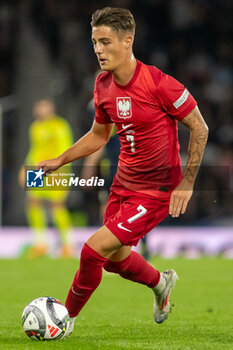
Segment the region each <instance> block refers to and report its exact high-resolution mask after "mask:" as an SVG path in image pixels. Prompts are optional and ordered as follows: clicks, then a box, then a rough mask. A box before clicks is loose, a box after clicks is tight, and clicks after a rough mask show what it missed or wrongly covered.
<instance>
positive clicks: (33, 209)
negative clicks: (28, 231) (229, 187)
mask: <svg viewBox="0 0 233 350" xmlns="http://www.w3.org/2000/svg"><path fill="white" fill-rule="evenodd" d="M25 211H26V217H27V221H28V224H29V226H30V227H31V228H32V231H33V234H34V237H33V239H34V244H33V247H32V248H31V249H30V250H29V253H28V256H29V257H30V258H34V257H37V256H40V255H44V254H46V253H47V244H46V228H47V219H46V213H45V210H44V207H43V201H42V199H41V198H40V197H39V195H38V196H36V194H34V195H31V194H30V195H27V198H26V207H25Z"/></svg>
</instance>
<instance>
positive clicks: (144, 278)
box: [104, 194, 178, 323]
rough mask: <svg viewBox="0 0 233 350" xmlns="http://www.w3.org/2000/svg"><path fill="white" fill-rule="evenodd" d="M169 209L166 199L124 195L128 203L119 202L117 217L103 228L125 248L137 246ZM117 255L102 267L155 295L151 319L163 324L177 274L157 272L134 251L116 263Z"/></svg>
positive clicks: (111, 219)
mask: <svg viewBox="0 0 233 350" xmlns="http://www.w3.org/2000/svg"><path fill="white" fill-rule="evenodd" d="M168 208H169V201H168V200H165V201H164V200H160V199H151V198H147V197H142V196H140V195H135V194H132V195H127V200H125V201H123V202H122V205H121V207H120V209H119V211H118V212H117V214H116V215H115V216H111V217H110V218H109V219H108V220H107V221H106V226H107V227H108V228H109V229H110V230H111V232H113V233H114V234H115V235H116V236H117V237H118V238H119V239H120V241H121V242H122V243H123V244H124V245H125V246H127V245H136V244H137V243H138V241H139V239H140V238H142V237H143V236H145V234H146V233H148V232H149V231H150V230H151V229H152V228H154V227H155V226H157V225H158V223H159V222H160V221H162V220H163V219H164V218H165V217H166V216H167V215H168ZM123 249H124V248H122V249H121V250H122V251H123ZM119 253H120V251H118V252H117V253H113V254H112V255H111V256H110V257H109V258H108V261H107V262H106V263H105V265H104V268H105V269H106V270H107V271H109V272H114V273H118V274H119V275H120V276H122V277H123V278H126V279H129V280H131V281H134V282H138V283H141V284H144V285H147V286H148V287H149V288H151V289H152V290H153V292H154V295H155V302H154V319H155V321H156V322H157V323H161V322H163V321H164V320H165V319H166V318H167V315H168V313H169V311H170V304H169V295H170V292H171V290H172V288H173V286H174V285H175V282H176V280H177V278H178V277H177V274H176V273H175V271H173V270H168V271H165V273H160V272H159V271H157V270H156V269H155V268H154V267H153V266H151V265H150V264H149V263H148V262H147V261H146V260H145V259H144V258H143V257H142V256H141V255H139V254H138V253H136V252H134V251H132V252H131V253H130V254H129V255H128V256H127V257H126V258H125V259H123V260H121V259H119V261H118V259H117V257H119Z"/></svg>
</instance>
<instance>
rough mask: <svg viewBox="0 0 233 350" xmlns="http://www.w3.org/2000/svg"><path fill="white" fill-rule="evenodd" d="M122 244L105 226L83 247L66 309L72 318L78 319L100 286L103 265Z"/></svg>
mask: <svg viewBox="0 0 233 350" xmlns="http://www.w3.org/2000/svg"><path fill="white" fill-rule="evenodd" d="M121 247H122V243H121V242H120V241H119V239H118V238H117V237H116V236H114V234H113V233H112V232H111V231H110V230H109V229H108V228H107V227H105V226H103V227H102V228H101V229H100V230H98V231H97V232H96V233H95V234H94V235H93V236H91V237H90V238H89V240H88V241H87V243H86V244H85V245H84V246H83V249H82V251H81V256H80V267H79V270H78V271H77V273H76V275H75V277H74V280H73V283H72V285H71V288H70V290H69V293H68V296H67V299H66V307H67V309H68V311H69V314H70V316H71V317H76V316H77V315H78V314H79V312H80V311H81V309H82V308H83V306H84V305H85V304H86V302H87V301H88V299H89V298H90V296H91V295H92V293H93V292H94V290H95V289H96V288H97V287H98V285H99V284H100V281H101V278H102V270H103V265H104V264H105V263H106V261H107V258H108V257H109V256H110V255H111V253H112V252H113V251H116V250H117V249H119V248H121Z"/></svg>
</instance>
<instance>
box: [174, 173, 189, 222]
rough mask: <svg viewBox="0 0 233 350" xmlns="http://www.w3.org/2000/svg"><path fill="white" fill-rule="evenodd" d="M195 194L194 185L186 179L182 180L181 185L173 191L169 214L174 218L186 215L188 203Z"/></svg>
mask: <svg viewBox="0 0 233 350" xmlns="http://www.w3.org/2000/svg"><path fill="white" fill-rule="evenodd" d="M192 194H193V183H191V182H189V181H188V180H186V179H184V178H183V179H182V180H181V182H180V183H179V185H178V186H177V187H176V188H175V189H174V190H173V191H172V194H171V198H170V205H169V214H170V215H171V216H172V217H173V218H177V217H178V216H180V214H184V213H185V211H186V208H187V205H188V202H189V200H190V198H191V197H192Z"/></svg>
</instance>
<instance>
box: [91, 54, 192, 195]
mask: <svg viewBox="0 0 233 350" xmlns="http://www.w3.org/2000/svg"><path fill="white" fill-rule="evenodd" d="M94 101H95V120H96V121H97V123H100V124H104V123H115V124H116V127H117V133H118V135H119V138H120V143H121V152H120V156H119V163H118V169H117V174H116V179H117V180H118V182H119V183H120V184H121V185H123V186H124V187H126V188H128V189H130V190H133V191H140V192H143V193H145V194H149V195H153V196H159V197H161V196H168V195H169V193H170V192H171V191H172V190H173V189H174V188H175V187H176V186H177V185H178V183H179V182H180V180H181V178H182V171H181V160H180V155H179V149H180V147H179V142H178V135H177V131H178V128H177V120H181V119H182V118H184V117H186V116H187V115H188V114H189V113H190V112H191V111H192V110H193V109H194V107H195V106H196V104H197V103H196V101H195V100H194V98H193V97H192V96H191V94H190V93H189V91H188V90H187V89H186V88H185V87H184V86H183V85H182V84H180V83H179V82H178V81H177V80H175V79H174V78H172V77H171V76H169V75H167V74H164V73H163V72H161V71H160V70H159V69H157V68H156V67H154V66H148V65H145V64H143V63H142V62H140V61H137V67H136V70H135V73H134V75H133V77H132V79H131V81H130V82H129V83H128V84H127V85H119V84H118V83H117V82H116V81H115V80H114V77H113V75H112V73H111V72H104V73H101V74H100V75H99V76H98V77H97V79H96V83H95V91H94Z"/></svg>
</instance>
